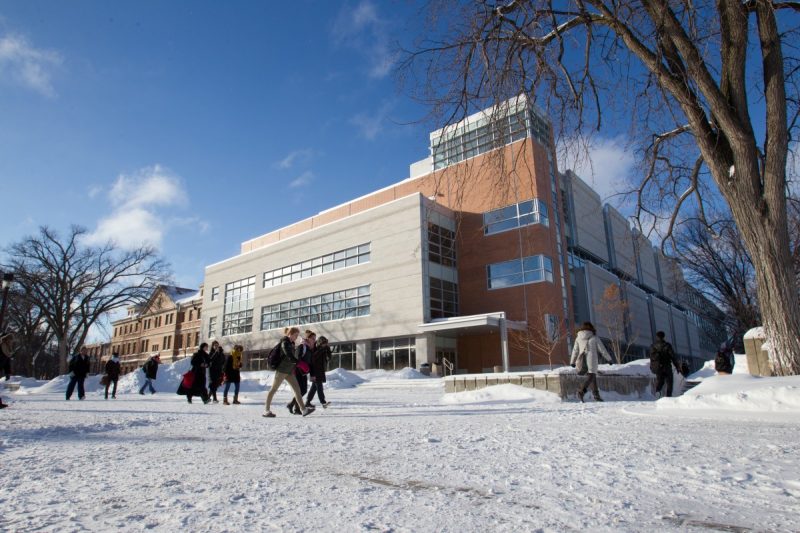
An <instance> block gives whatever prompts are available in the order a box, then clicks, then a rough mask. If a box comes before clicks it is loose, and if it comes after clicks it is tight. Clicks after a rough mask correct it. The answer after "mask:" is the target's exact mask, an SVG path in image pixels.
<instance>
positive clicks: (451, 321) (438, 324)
mask: <svg viewBox="0 0 800 533" xmlns="http://www.w3.org/2000/svg"><path fill="white" fill-rule="evenodd" d="M417 327H418V328H419V331H420V332H421V333H438V332H445V331H447V332H451V333H455V334H456V335H457V334H459V333H467V334H475V333H483V332H487V333H488V332H493V331H498V330H499V331H500V345H501V350H502V354H503V370H504V371H506V372H508V330H509V329H515V330H524V329H526V328H527V323H526V322H521V321H516V320H507V319H506V314H505V312H499V313H485V314H482V315H468V316H454V317H450V318H437V319H436V320H431V321H430V322H426V323H424V324H420V325H419V326H417Z"/></svg>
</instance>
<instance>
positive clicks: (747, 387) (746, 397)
mask: <svg viewBox="0 0 800 533" xmlns="http://www.w3.org/2000/svg"><path fill="white" fill-rule="evenodd" d="M656 407H657V408H658V409H692V410H695V409H704V410H712V411H747V412H751V413H752V412H764V413H775V412H779V413H785V412H794V413H796V412H800V376H790V377H780V378H776V377H769V378H763V377H757V376H751V375H749V374H747V375H745V374H735V375H730V376H712V377H707V378H705V379H704V380H703V382H702V383H700V384H699V385H698V386H696V387H695V388H693V389H691V390H689V391H688V392H686V393H684V394H683V396H680V397H678V398H662V399H660V400H658V401H657V402H656Z"/></svg>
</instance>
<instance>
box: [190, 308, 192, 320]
mask: <svg viewBox="0 0 800 533" xmlns="http://www.w3.org/2000/svg"><path fill="white" fill-rule="evenodd" d="M189 320H192V310H191V309H189Z"/></svg>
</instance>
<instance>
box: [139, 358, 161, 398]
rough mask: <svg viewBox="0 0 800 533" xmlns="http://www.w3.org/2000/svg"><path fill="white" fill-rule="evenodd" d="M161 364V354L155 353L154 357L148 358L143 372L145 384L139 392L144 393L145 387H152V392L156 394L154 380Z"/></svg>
mask: <svg viewBox="0 0 800 533" xmlns="http://www.w3.org/2000/svg"><path fill="white" fill-rule="evenodd" d="M160 364H161V356H160V355H158V354H155V355H154V356H153V357H151V358H150V359H148V360H147V362H146V363H145V364H144V365H142V372H144V385H142V388H141V389H139V394H144V389H146V388H147V387H150V394H155V393H156V389H155V387H153V382H154V381H155V380H156V376H157V375H158V365H160Z"/></svg>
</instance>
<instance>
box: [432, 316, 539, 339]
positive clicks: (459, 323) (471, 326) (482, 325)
mask: <svg viewBox="0 0 800 533" xmlns="http://www.w3.org/2000/svg"><path fill="white" fill-rule="evenodd" d="M503 323H505V327H506V328H508V329H516V330H524V329H526V328H527V323H526V322H524V321H516V320H507V319H506V317H505V313H502V312H501V313H486V314H482V315H468V316H453V317H450V318H437V319H435V320H431V321H430V322H426V323H424V324H420V325H419V326H417V327H418V328H419V330H420V332H422V333H437V332H444V331H450V332H452V333H456V334H458V333H468V334H473V333H490V332H493V331H497V330H499V329H501V326H502V324H503Z"/></svg>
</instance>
